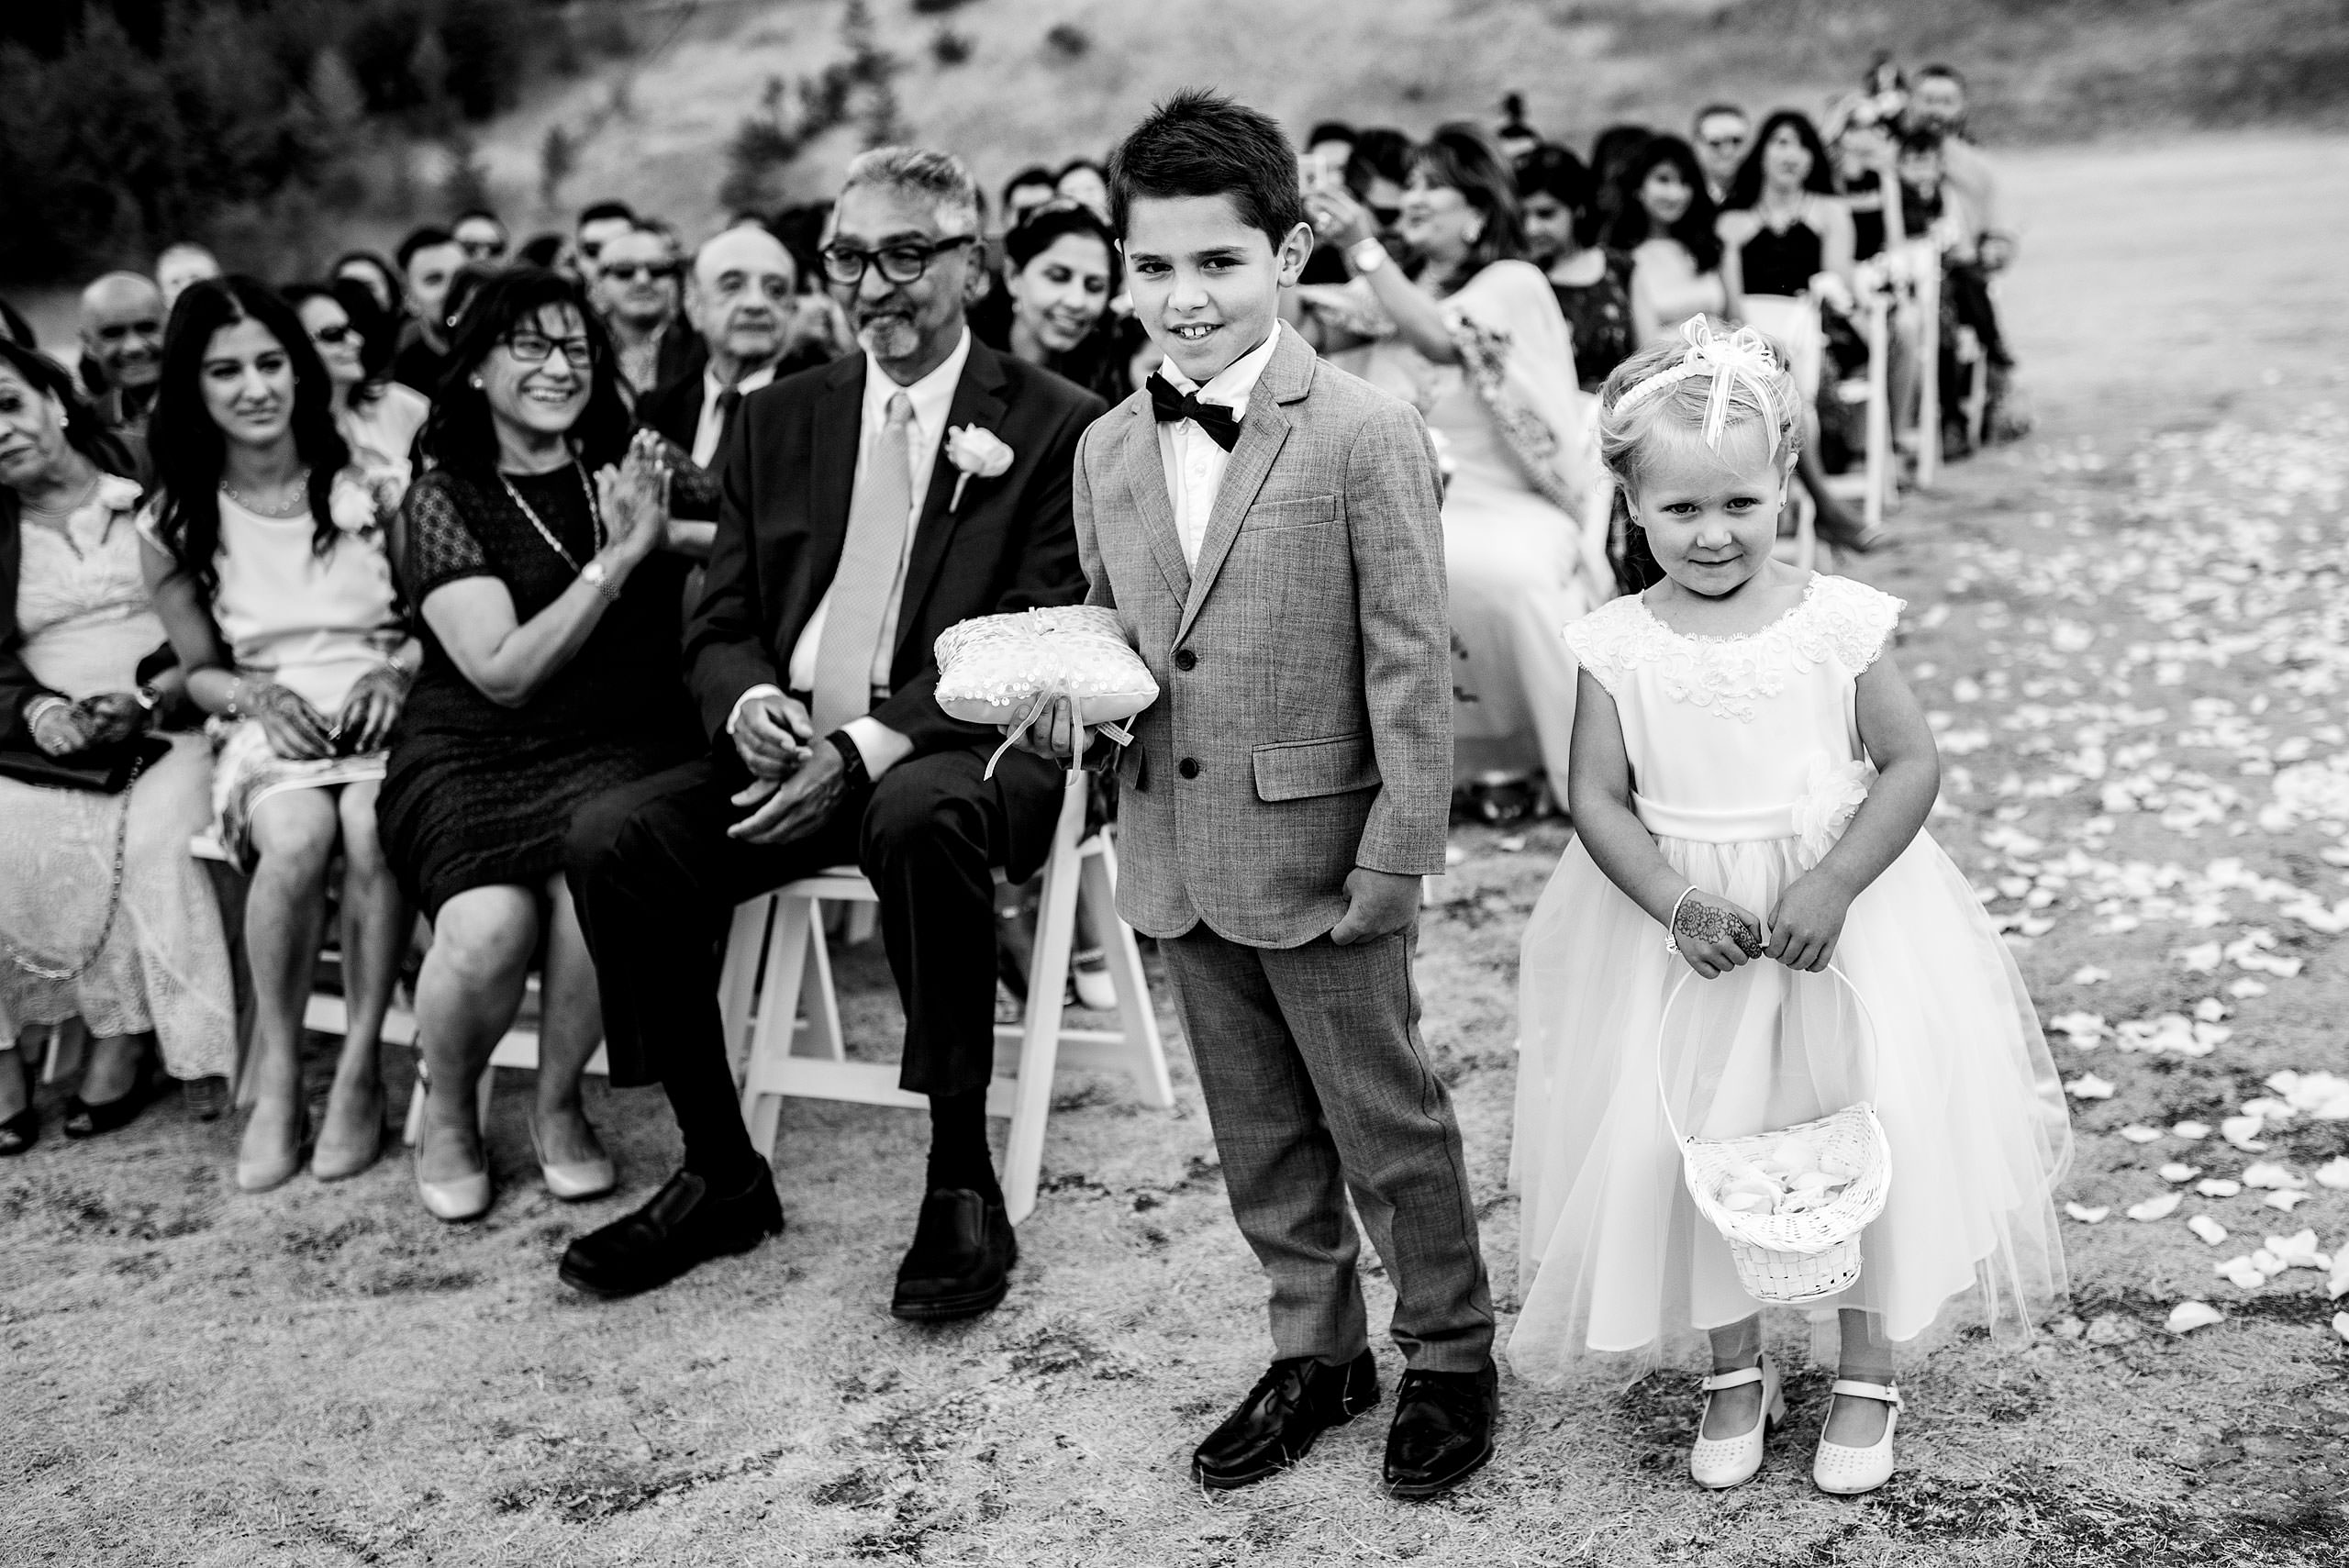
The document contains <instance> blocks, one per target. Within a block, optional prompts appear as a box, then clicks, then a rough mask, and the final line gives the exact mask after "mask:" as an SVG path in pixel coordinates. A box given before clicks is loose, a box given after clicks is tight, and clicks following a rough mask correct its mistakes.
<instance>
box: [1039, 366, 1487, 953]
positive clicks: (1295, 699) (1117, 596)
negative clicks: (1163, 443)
mask: <svg viewBox="0 0 2349 1568" xmlns="http://www.w3.org/2000/svg"><path fill="white" fill-rule="evenodd" d="M1440 505H1441V491H1440V488H1439V485H1438V483H1437V477H1436V462H1435V450H1434V447H1433V445H1432V444H1431V441H1430V440H1429V438H1428V433H1427V427H1426V425H1425V424H1424V423H1423V422H1422V421H1421V419H1420V418H1419V413H1418V411H1417V410H1415V409H1414V408H1412V407H1411V406H1410V405H1408V404H1407V403H1404V402H1402V401H1401V400H1400V399H1397V398H1395V397H1392V396H1389V395H1387V394H1386V393H1383V392H1380V391H1379V390H1377V389H1376V388H1375V387H1373V386H1371V385H1370V384H1367V383H1365V382H1363V381H1360V380H1358V379H1356V378H1355V377H1353V376H1351V375H1348V374H1346V373H1344V372H1342V371H1341V370H1338V369H1337V368H1335V367H1334V366H1332V365H1330V364H1328V363H1326V362H1324V361H1322V360H1321V359H1320V357H1319V355H1317V354H1316V353H1315V352H1314V351H1313V350H1312V349H1311V348H1309V347H1308V346H1307V344H1306V343H1305V341H1304V340H1303V339H1300V338H1298V337H1297V334H1296V333H1295V332H1293V331H1289V330H1287V329H1286V328H1284V329H1282V331H1281V340H1280V343H1279V346H1278V347H1277V348H1275V350H1274V352H1273V358H1272V361H1271V363H1270V364H1268V365H1267V366H1266V367H1265V369H1264V375H1263V377H1262V379H1261V380H1259V381H1258V383H1257V384H1256V389H1255V391H1254V393H1253V394H1252V395H1251V396H1250V398H1249V401H1248V414H1247V417H1246V418H1245V420H1244V421H1243V422H1242V423H1241V428H1240V439H1239V440H1238V442H1237V444H1235V445H1234V446H1233V448H1232V450H1231V454H1230V462H1229V463H1228V465H1227V466H1226V468H1225V471H1224V476H1223V485H1222V488H1221V489H1220V490H1219V492H1218V493H1217V495H1216V503H1215V510H1214V513H1213V515H1212V517H1210V519H1209V521H1208V529H1207V534H1206V537H1205V539H1203V540H1202V541H1201V543H1200V547H1199V558H1198V565H1197V568H1196V569H1194V568H1191V567H1189V566H1186V564H1185V562H1184V559H1183V545H1182V540H1181V539H1180V537H1179V536H1178V535H1177V534H1176V532H1175V509H1174V505H1173V502H1172V501H1171V500H1170V498H1169V497H1168V495H1167V490H1166V477H1165V469H1164V466H1163V462H1162V461H1161V458H1160V455H1159V444H1158V424H1157V420H1156V418H1155V417H1153V415H1152V409H1151V403H1150V398H1149V395H1147V393H1136V394H1135V395H1133V396H1131V397H1130V398H1128V399H1127V400H1126V401H1125V402H1123V403H1121V404H1119V406H1117V407H1115V408H1112V409H1111V410H1109V412H1108V413H1107V414H1105V415H1103V416H1102V417H1100V418H1099V419H1097V420H1096V421H1095V422H1094V424H1093V426H1092V427H1091V428H1089V429H1087V430H1086V431H1085V435H1084V437H1083V439H1081V440H1080V441H1079V443H1078V447H1077V459H1076V483H1075V495H1074V509H1075V514H1076V532H1077V548H1078V550H1079V552H1080V553H1081V555H1082V557H1083V559H1084V563H1085V578H1086V580H1087V582H1088V583H1089V584H1091V587H1090V592H1089V597H1088V601H1087V602H1089V603H1092V604H1097V605H1108V606H1113V607H1114V608H1115V609H1116V610H1117V612H1118V618H1119V621H1121V622H1122V623H1123V624H1124V627H1125V629H1126V634H1127V636H1128V638H1129V639H1131V641H1132V642H1133V644H1134V646H1135V647H1136V648H1137V649H1139V650H1140V651H1141V657H1142V660H1143V662H1145V663H1147V664H1148V665H1149V666H1150V672H1151V673H1152V675H1153V676H1154V677H1156V679H1157V681H1158V685H1159V691H1160V694H1161V695H1160V696H1159V699H1158V701H1157V703H1156V704H1154V705H1153V706H1152V707H1151V708H1150V709H1149V710H1148V711H1147V712H1145V713H1144V714H1142V716H1141V718H1140V720H1139V721H1138V722H1137V724H1136V725H1135V732H1136V733H1135V740H1134V743H1133V744H1132V745H1131V746H1130V747H1129V748H1127V750H1126V751H1125V754H1124V755H1123V756H1122V757H1120V758H1119V762H1118V774H1119V779H1120V780H1121V781H1122V784H1123V788H1122V790H1121V792H1120V795H1119V880H1118V909H1119V913H1120V914H1122V915H1123V916H1124V917H1126V919H1127V920H1128V922H1129V923H1130V924H1131V925H1132V926H1133V927H1134V929H1137V930H1139V931H1141V932H1143V933H1144V934H1146V935H1149V936H1152V937H1173V936H1179V935H1181V934H1182V933H1183V932H1185V931H1187V930H1189V929H1191V928H1192V926H1193V925H1195V924H1196V923H1197V922H1198V921H1201V920H1205V921H1206V922H1207V923H1208V927H1209V929H1212V930H1214V931H1215V932H1216V933H1217V934H1219V935H1220V936H1223V937H1226V938H1228V939H1230V940H1232V941H1235V942H1241V943H1243V944H1246V945H1248V946H1252V947H1269V948H1283V947H1296V946H1298V945H1300V944H1302V943H1305V942H1308V941H1311V940H1314V939H1315V938H1316V937H1319V936H1320V935H1322V934H1323V933H1324V932H1326V931H1328V930H1329V929H1330V928H1331V927H1332V926H1334V925H1336V924H1337V922H1338V919H1339V917H1341V915H1343V914H1344V913H1345V909H1346V894H1345V879H1346V875H1347V873H1350V872H1352V871H1353V869H1354V868H1355V867H1356V866H1366V867H1369V868H1371V869H1373V870H1376V871H1386V872H1396V873H1404V874H1408V875H1431V874H1434V873H1440V872H1442V870H1443V846H1444V828H1445V825H1446V822H1447V819H1448V814H1449V811H1450V806H1451V789H1452V671H1451V637H1450V631H1449V625H1448V614H1449V604H1448V600H1447V597H1446V595H1445V590H1444V578H1443V526H1442V520H1441V517H1440V516H1439V507H1440ZM1099 744H1106V742H1100V743H1099Z"/></svg>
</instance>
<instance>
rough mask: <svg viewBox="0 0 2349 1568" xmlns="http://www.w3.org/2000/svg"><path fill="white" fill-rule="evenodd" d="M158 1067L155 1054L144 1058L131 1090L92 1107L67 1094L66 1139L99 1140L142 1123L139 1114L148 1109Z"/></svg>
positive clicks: (140, 1060)
mask: <svg viewBox="0 0 2349 1568" xmlns="http://www.w3.org/2000/svg"><path fill="white" fill-rule="evenodd" d="M154 1067H155V1059H154V1058H153V1057H152V1056H151V1055H142V1056H140V1057H139V1066H138V1069H137V1070H136V1071H135V1072H134V1073H132V1074H131V1079H130V1087H129V1088H128V1089H125V1090H124V1091H123V1092H122V1093H121V1094H119V1095H116V1096H115V1097H114V1098H113V1099H111V1100H101V1101H99V1102H98V1103H97V1104H95V1105H92V1104H91V1103H90V1102H89V1101H87V1100H85V1099H83V1097H82V1096H81V1095H67V1096H66V1100H65V1121H64V1130H65V1136H66V1137H68V1138H72V1139H83V1138H99V1137H103V1136H104V1135H106V1133H109V1132H118V1131H120V1130H121V1129H124V1128H126V1127H128V1126H129V1125H130V1124H131V1123H132V1122H134V1121H136V1120H138V1119H139V1112H140V1111H142V1110H144V1109H146V1108H147V1101H148V1099H149V1098H150V1095H151V1094H152V1091H153V1087H154V1084H153V1073H154Z"/></svg>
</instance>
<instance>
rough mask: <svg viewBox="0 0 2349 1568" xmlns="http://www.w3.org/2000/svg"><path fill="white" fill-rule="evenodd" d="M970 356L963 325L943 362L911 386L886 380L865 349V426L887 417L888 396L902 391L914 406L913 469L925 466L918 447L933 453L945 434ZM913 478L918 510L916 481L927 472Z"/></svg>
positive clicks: (870, 427) (967, 333)
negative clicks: (964, 366) (960, 334)
mask: <svg viewBox="0 0 2349 1568" xmlns="http://www.w3.org/2000/svg"><path fill="white" fill-rule="evenodd" d="M970 358H971V329H970V328H968V327H965V328H963V337H962V339H961V340H960V341H959V342H957V343H956V344H955V345H954V351H953V352H952V353H951V354H949V355H947V356H946V360H945V362H944V363H943V364H941V365H940V366H939V367H938V368H937V369H936V370H934V371H932V372H930V373H929V374H928V375H926V376H924V377H922V378H921V379H920V380H919V381H918V382H915V383H914V384H912V385H911V386H899V385H898V384H896V382H894V381H892V380H890V379H889V373H888V372H887V371H885V370H883V369H882V368H881V361H878V360H876V359H874V357H873V353H872V350H865V355H864V428H865V429H867V430H874V429H878V428H880V427H881V426H882V424H883V423H885V421H886V420H887V418H888V417H889V399H890V398H892V397H894V396H895V395H897V394H898V393H900V392H902V393H904V394H905V395H907V397H908V398H910V399H912V401H913V406H914V428H913V429H912V431H911V432H910V436H911V439H910V440H909V441H908V443H907V445H908V446H909V447H910V448H911V449H912V450H913V452H914V454H915V456H914V467H915V468H916V469H917V470H924V469H927V468H928V466H929V465H928V464H927V463H925V462H923V461H922V458H921V452H922V449H923V448H925V447H927V448H930V450H932V451H933V453H934V452H935V450H936V449H937V446H938V443H939V440H940V439H941V438H942V437H943V436H944V435H945V434H946V415H947V412H948V410H950V409H951V408H952V406H954V388H955V385H956V384H958V383H960V382H961V381H962V379H963V365H965V364H966V363H968V362H969V361H970ZM916 478H917V481H918V483H917V484H915V486H914V505H915V506H916V508H917V509H918V508H919V506H920V505H921V497H922V492H923V487H924V484H923V483H920V482H926V481H927V479H928V475H927V474H926V473H917V475H916Z"/></svg>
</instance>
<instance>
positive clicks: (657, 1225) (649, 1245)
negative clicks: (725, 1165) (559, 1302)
mask: <svg viewBox="0 0 2349 1568" xmlns="http://www.w3.org/2000/svg"><path fill="white" fill-rule="evenodd" d="M782 1229H783V1204H782V1202H781V1201H780V1200H779V1199H777V1198H776V1196H775V1195H774V1173H773V1172H771V1171H769V1170H767V1169H766V1168H765V1167H763V1166H762V1167H760V1170H759V1173H758V1174H757V1175H756V1176H755V1177H753V1178H752V1179H751V1184H750V1185H749V1186H747V1187H745V1188H743V1189H742V1191H740V1193H737V1194H736V1195H734V1196H732V1197H713V1196H711V1195H710V1191H709V1184H708V1183H707V1182H705V1181H704V1180H703V1179H702V1178H701V1177H699V1176H697V1175H696V1174H695V1173H693V1172H691V1171H680V1172H678V1173H676V1174H675V1175H674V1176H672V1177H670V1178H669V1182H668V1184H667V1185H666V1186H663V1187H662V1189H661V1190H660V1191H659V1192H657V1193H655V1194H653V1195H652V1201H651V1203H648V1204H646V1205H645V1206H644V1207H642V1208H640V1209H638V1210H637V1211H636V1212H635V1213H634V1214H631V1215H629V1216H628V1217H627V1218H624V1219H618V1220H614V1221H613V1222H612V1223H611V1224H609V1225H607V1226H605V1227H604V1228H603V1229H601V1230H591V1231H589V1232H588V1233H587V1234H586V1235H584V1236H582V1237H581V1238H579V1240H576V1241H573V1243H572V1244H571V1245H570V1246H569V1247H568V1248H567V1249H565V1250H564V1251H563V1254H562V1283H563V1284H567V1285H570V1286H571V1287H572V1288H573V1289H574V1290H584V1291H585V1292H586V1293H587V1294H588V1295H590V1296H603V1297H605V1298H607V1299H609V1298H611V1297H614V1296H634V1295H635V1294H636V1293H637V1292H639V1291H642V1290H651V1289H652V1288H653V1287H654V1286H655V1285H662V1284H668V1283H669V1282H670V1281H671V1280H673V1279H675V1278H676V1277H677V1276H678V1275H679V1274H681V1273H685V1271H686V1270H687V1269H690V1268H692V1267H693V1266H694V1265H695V1264H696V1263H702V1262H708V1261H709V1260H710V1259H712V1258H723V1257H728V1256H730V1255H731V1254H733V1253H736V1252H747V1251H750V1250H751V1248H753V1247H755V1246H757V1245H758V1244H759V1243H760V1242H762V1241H763V1240H766V1239H767V1238H768V1237H770V1236H773V1235H775V1234H777V1233H779V1232H780V1231H781V1230H782Z"/></svg>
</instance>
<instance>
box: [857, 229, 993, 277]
mask: <svg viewBox="0 0 2349 1568" xmlns="http://www.w3.org/2000/svg"><path fill="white" fill-rule="evenodd" d="M977 239H978V236H976V235H974V234H953V235H949V236H948V237H947V238H945V239H939V240H933V241H928V242H925V241H920V240H910V239H909V240H904V241H900V242H899V243H897V244H895V245H884V246H883V247H881V249H879V250H858V249H857V248H856V247H855V246H853V245H837V244H835V245H827V246H825V247H824V250H823V260H824V275H825V276H826V277H828V278H829V279H831V280H832V282H834V283H836V284H861V283H863V281H864V269H865V268H866V267H868V266H872V267H878V268H879V269H880V270H881V276H882V278H883V279H884V280H885V281H886V282H889V283H893V284H910V283H914V282H917V281H918V280H919V279H920V277H921V275H922V274H923V273H924V272H928V271H930V260H931V258H933V257H935V256H939V255H942V254H943V253H945V252H946V251H949V250H953V249H955V248H956V247H957V246H962V245H969V244H973V243H974V242H975V241H976V240H977Z"/></svg>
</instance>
